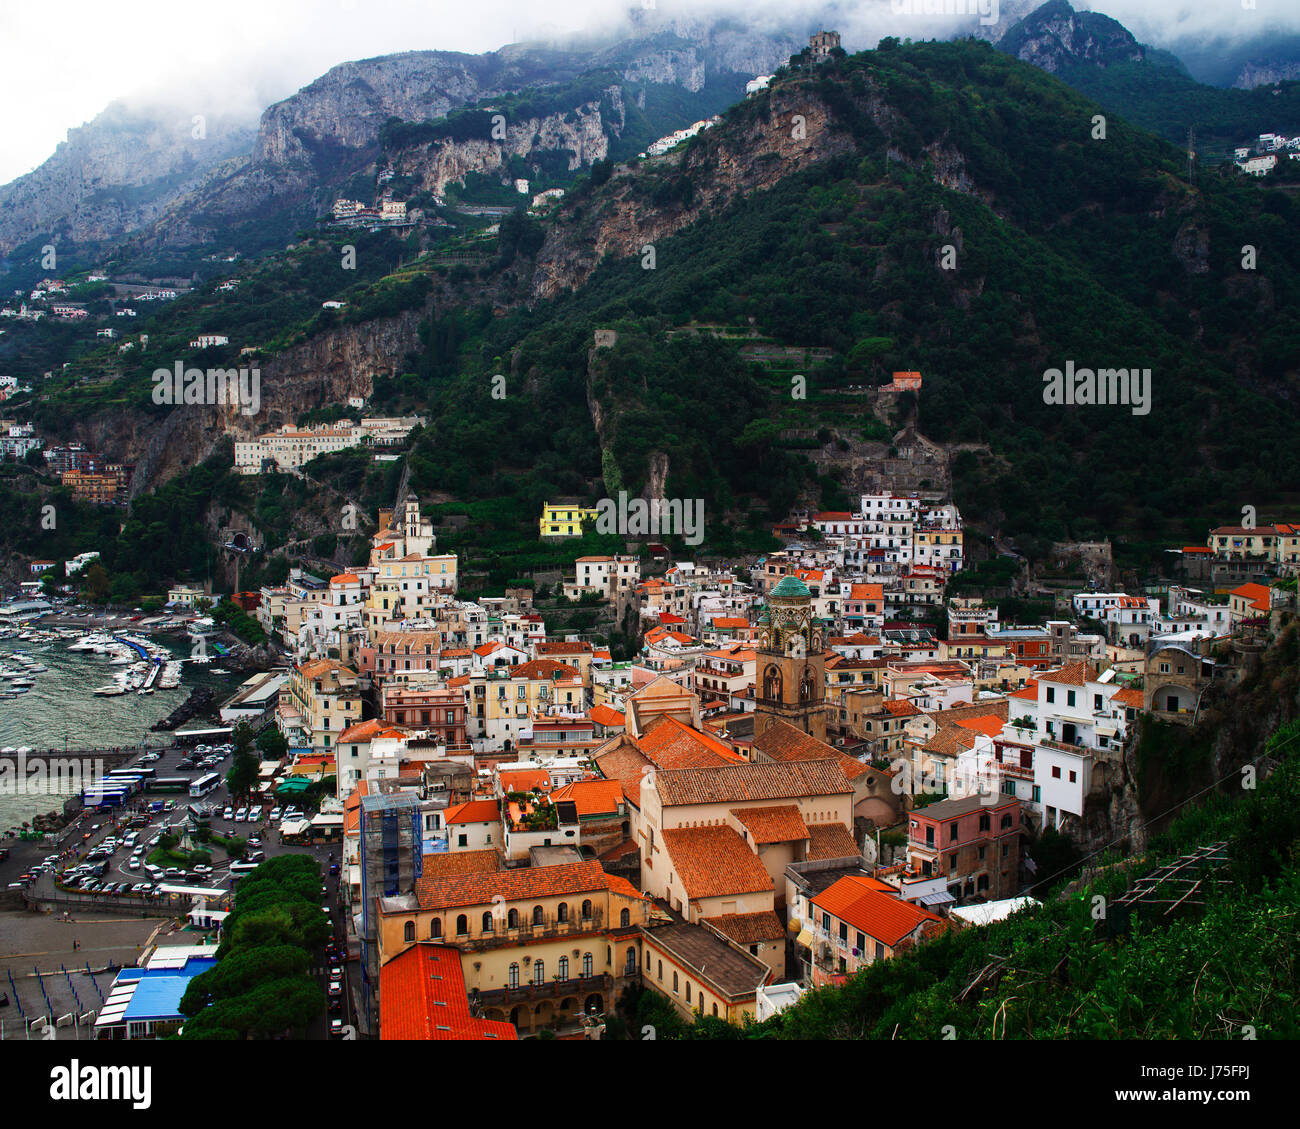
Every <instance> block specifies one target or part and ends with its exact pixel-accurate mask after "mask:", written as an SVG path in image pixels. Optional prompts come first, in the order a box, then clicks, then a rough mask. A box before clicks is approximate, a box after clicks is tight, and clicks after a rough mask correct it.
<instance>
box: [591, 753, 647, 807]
mask: <svg viewBox="0 0 1300 1129" xmlns="http://www.w3.org/2000/svg"><path fill="white" fill-rule="evenodd" d="M595 759H596V767H597V768H599V769H600V771H601V773H602V774H603V775H604V776H605V777H606V778H607V779H609V780H617V781H618V782H619V783H620V784H621V785H622V786H623V796H624V797H625V798H626V799H627V801H628V802H629V803H631V804H633V805H635V806H636V807H637V808H638V809H639V808H640V807H641V777H642V776H644V775H645V774H646V772H648V771H649V770H650V768H651V762H650V759H649V758H648V757H646V756H644V755H643V754H642V753H640V752H638V751H637V748H636V746H635V745H634V744H632V742H631V741H630V740H629V741H628V742H627V744H624V745H620V746H618V747H617V748H612V749H610V750H609V751H608V752H605V753H601V754H600V755H599V756H597V757H596V758H595Z"/></svg>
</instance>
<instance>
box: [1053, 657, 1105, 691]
mask: <svg viewBox="0 0 1300 1129" xmlns="http://www.w3.org/2000/svg"><path fill="white" fill-rule="evenodd" d="M1096 679H1097V672H1096V671H1095V670H1094V669H1093V668H1092V667H1091V666H1089V665H1088V664H1087V663H1085V662H1077V663H1068V664H1066V665H1065V666H1063V667H1061V669H1060V670H1052V671H1048V672H1047V673H1046V674H1041V675H1039V681H1040V682H1051V683H1054V684H1055V685H1057V686H1082V685H1083V684H1084V682H1095V681H1096Z"/></svg>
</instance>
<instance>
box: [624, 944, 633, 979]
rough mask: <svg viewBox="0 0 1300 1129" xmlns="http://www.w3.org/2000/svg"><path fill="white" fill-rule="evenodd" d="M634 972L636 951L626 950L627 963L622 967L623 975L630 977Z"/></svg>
mask: <svg viewBox="0 0 1300 1129" xmlns="http://www.w3.org/2000/svg"><path fill="white" fill-rule="evenodd" d="M635 971H636V949H628V951H627V961H626V962H625V965H624V975H625V976H631V975H632V974H633V973H634V972H635Z"/></svg>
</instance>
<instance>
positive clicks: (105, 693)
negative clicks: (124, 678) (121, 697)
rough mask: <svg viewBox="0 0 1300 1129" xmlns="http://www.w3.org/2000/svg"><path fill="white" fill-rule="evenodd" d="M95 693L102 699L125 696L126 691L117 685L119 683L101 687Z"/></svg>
mask: <svg viewBox="0 0 1300 1129" xmlns="http://www.w3.org/2000/svg"><path fill="white" fill-rule="evenodd" d="M94 693H95V695H96V696H97V697H100V698H114V697H116V696H117V695H118V694H125V693H126V689H125V688H124V687H122V686H119V685H117V683H113V685H111V686H101V687H100V688H99V689H98V690H96V691H94Z"/></svg>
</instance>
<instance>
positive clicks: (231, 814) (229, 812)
mask: <svg viewBox="0 0 1300 1129" xmlns="http://www.w3.org/2000/svg"><path fill="white" fill-rule="evenodd" d="M221 818H222V819H229V820H233V819H234V818H235V809H234V808H232V807H227V808H226V810H225V811H223V812H222V813H221Z"/></svg>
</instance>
